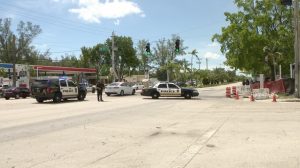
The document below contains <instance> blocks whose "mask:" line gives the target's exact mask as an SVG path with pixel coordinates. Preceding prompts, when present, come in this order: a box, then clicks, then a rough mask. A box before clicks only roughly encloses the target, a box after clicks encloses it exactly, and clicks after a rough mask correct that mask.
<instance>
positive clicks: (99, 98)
mask: <svg viewBox="0 0 300 168" xmlns="http://www.w3.org/2000/svg"><path fill="white" fill-rule="evenodd" d="M97 99H98V101H103V99H102V91H97Z"/></svg>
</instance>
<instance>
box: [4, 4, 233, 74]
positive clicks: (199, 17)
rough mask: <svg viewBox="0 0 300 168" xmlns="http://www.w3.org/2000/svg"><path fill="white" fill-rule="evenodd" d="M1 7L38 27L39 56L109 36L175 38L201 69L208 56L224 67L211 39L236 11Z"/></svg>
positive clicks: (221, 7)
mask: <svg viewBox="0 0 300 168" xmlns="http://www.w3.org/2000/svg"><path fill="white" fill-rule="evenodd" d="M0 4H1V5H0V16H1V18H4V17H10V18H12V19H13V23H14V24H17V23H18V22H19V21H20V20H23V21H30V22H32V23H33V24H37V25H40V26H41V28H42V30H43V31H42V33H41V34H40V35H39V36H38V37H37V38H36V39H35V40H34V42H33V44H34V45H35V46H36V47H37V48H38V49H39V50H40V51H45V50H46V49H50V52H51V57H52V58H54V59H55V58H57V59H60V56H61V55H65V54H75V55H76V56H79V55H80V48H81V47H83V46H94V45H96V44H97V43H103V42H104V41H105V40H106V39H107V38H109V37H110V36H111V34H112V31H115V33H116V34H117V35H122V36H130V37H132V39H133V41H134V43H135V44H137V42H138V40H142V39H146V40H149V41H150V42H154V41H157V40H159V39H162V38H166V39H169V38H171V35H172V34H177V35H179V36H180V37H181V38H182V39H183V40H184V46H188V47H189V48H188V50H187V51H192V50H193V49H197V50H198V52H199V54H198V55H199V56H200V57H201V58H202V64H201V69H203V68H205V58H206V57H207V58H208V60H209V61H208V63H209V68H215V67H220V66H223V62H224V60H225V58H224V56H223V55H222V54H221V53H220V51H219V48H220V47H219V45H218V44H216V43H213V42H212V41H211V37H212V35H213V34H215V33H220V31H221V27H223V26H226V24H227V23H226V21H225V17H224V12H228V11H229V12H233V11H236V7H235V5H234V3H233V0H209V1H204V0H184V1H183V0H141V1H137V0H133V1H130V0H39V1H38V0H10V1H7V0H0ZM152 45H153V46H154V43H153V44H152ZM183 57H184V58H186V59H188V60H190V56H188V55H187V56H183ZM195 63H196V61H195V62H194V64H195ZM197 67H198V65H197Z"/></svg>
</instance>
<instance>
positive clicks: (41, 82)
mask: <svg viewBox="0 0 300 168" xmlns="http://www.w3.org/2000/svg"><path fill="white" fill-rule="evenodd" d="M32 85H33V86H38V87H40V86H58V80H55V79H51V80H35V81H34V82H33V83H32Z"/></svg>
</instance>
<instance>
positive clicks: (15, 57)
mask: <svg viewBox="0 0 300 168" xmlns="http://www.w3.org/2000/svg"><path fill="white" fill-rule="evenodd" d="M11 54H12V61H13V86H14V87H16V83H17V81H16V62H17V56H16V54H17V53H16V36H15V35H13V47H12V51H11Z"/></svg>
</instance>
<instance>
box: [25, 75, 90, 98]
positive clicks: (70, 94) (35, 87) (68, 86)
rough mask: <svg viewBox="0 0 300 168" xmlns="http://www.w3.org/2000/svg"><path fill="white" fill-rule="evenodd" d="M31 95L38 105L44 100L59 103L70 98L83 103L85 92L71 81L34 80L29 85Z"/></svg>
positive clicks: (82, 87)
mask: <svg viewBox="0 0 300 168" xmlns="http://www.w3.org/2000/svg"><path fill="white" fill-rule="evenodd" d="M31 94H32V97H33V98H35V99H36V101H37V102H39V103H42V102H43V101H44V100H53V102H55V103H59V102H61V100H62V99H63V100H65V101H66V100H67V99H71V98H77V99H78V100H79V101H83V100H84V99H85V97H86V94H87V91H86V88H85V87H84V86H77V85H76V84H75V83H74V82H73V81H72V80H68V79H66V78H58V79H40V80H35V81H34V82H33V83H32V85H31Z"/></svg>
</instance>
